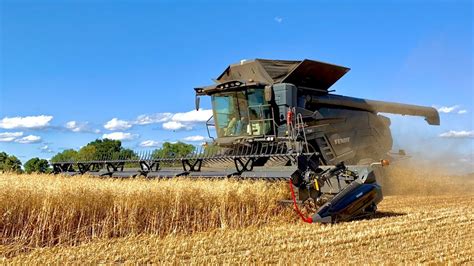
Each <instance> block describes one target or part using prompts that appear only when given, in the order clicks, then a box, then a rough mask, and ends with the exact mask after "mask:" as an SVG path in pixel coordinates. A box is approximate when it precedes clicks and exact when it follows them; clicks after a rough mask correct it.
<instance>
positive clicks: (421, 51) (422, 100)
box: [0, 0, 474, 170]
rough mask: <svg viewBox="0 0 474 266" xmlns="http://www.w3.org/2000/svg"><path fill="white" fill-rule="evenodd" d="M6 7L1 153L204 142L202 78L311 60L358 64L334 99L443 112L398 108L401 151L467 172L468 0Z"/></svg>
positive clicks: (395, 120) (471, 135) (471, 104)
mask: <svg viewBox="0 0 474 266" xmlns="http://www.w3.org/2000/svg"><path fill="white" fill-rule="evenodd" d="M0 12H1V13H0V17H1V25H0V27H1V28H0V29H1V36H0V49H1V50H0V51H1V54H0V67H1V69H0V73H1V75H0V150H3V151H6V152H8V153H12V154H15V155H17V156H18V157H19V158H20V159H21V160H23V161H25V160H27V159H29V158H31V157H33V156H39V157H42V158H50V157H51V156H52V155H53V154H54V153H56V152H58V151H61V150H63V149H65V148H75V149H77V148H79V147H81V146H82V145H85V144H86V143H88V142H89V141H92V140H94V139H96V138H102V137H104V134H112V135H107V136H109V137H114V138H121V139H124V141H123V143H124V145H125V146H126V147H130V148H133V149H150V148H152V147H150V146H156V145H158V146H159V144H160V142H162V141H176V140H184V139H186V140H188V141H191V142H190V143H196V144H197V143H199V142H200V141H202V138H201V137H199V136H204V137H205V136H207V133H206V129H205V126H204V123H203V122H202V120H203V119H205V117H206V115H207V114H208V112H206V111H205V110H206V109H209V107H210V103H209V100H205V101H204V102H203V104H202V107H203V109H205V110H204V111H203V112H200V113H195V112H190V111H192V110H193V108H194V91H193V88H194V87H196V86H200V85H207V84H211V83H212V81H211V78H216V77H217V76H218V75H219V74H220V73H221V72H222V71H223V70H224V69H225V67H226V66H227V65H228V64H230V63H235V62H238V61H240V60H241V59H252V58H275V59H304V58H309V59H314V60H320V61H325V62H331V63H334V64H339V65H344V66H347V67H350V68H351V71H350V72H349V73H348V74H347V75H346V76H345V77H343V78H342V79H341V80H340V81H339V82H338V83H336V84H335V85H334V87H333V89H336V92H337V93H338V94H344V95H350V96H355V97H364V98H370V99H378V100H387V101H395V102H406V103H412V104H419V105H426V106H436V107H437V108H440V111H444V112H443V113H441V123H442V125H441V126H439V127H433V126H428V125H427V124H426V123H425V122H424V121H423V119H421V118H407V117H399V116H390V117H391V118H392V131H393V134H394V140H395V148H398V147H400V148H405V149H406V150H407V151H411V152H412V153H420V152H421V151H425V150H426V148H429V151H430V152H429V154H427V155H426V156H427V157H429V158H436V157H437V156H440V155H441V154H451V155H453V159H452V160H454V161H456V162H458V161H459V162H467V163H468V164H470V165H471V166H470V167H471V170H472V165H473V143H474V132H473V120H474V119H473V115H472V113H473V112H474V99H473V98H474V96H473V79H472V74H473V66H472V62H473V41H472V36H473V5H472V3H471V1H387V2H384V3H380V1H365V2H364V1H363V2H358V3H357V4H353V3H351V2H349V1H342V2H336V1H308V2H297V3H294V1H278V2H274V3H271V2H260V3H257V2H253V1H252V2H235V1H232V2H229V4H223V3H220V2H212V1H200V2H194V3H191V2H186V1H177V2H172V1H163V2H157V1H114V2H112V1H5V0H3V1H0ZM443 107H444V108H443ZM114 118H116V119H114ZM190 137H192V138H190ZM192 140H194V142H192ZM143 146H148V147H143ZM454 161H453V162H451V163H456V162H454Z"/></svg>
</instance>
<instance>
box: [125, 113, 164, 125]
mask: <svg viewBox="0 0 474 266" xmlns="http://www.w3.org/2000/svg"><path fill="white" fill-rule="evenodd" d="M172 116H173V114H172V113H158V114H151V115H139V116H138V117H137V119H136V120H135V121H134V122H133V123H134V124H137V125H149V124H157V123H163V122H166V121H169V120H170V119H171V117H172Z"/></svg>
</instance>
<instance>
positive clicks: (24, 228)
mask: <svg viewBox="0 0 474 266" xmlns="http://www.w3.org/2000/svg"><path fill="white" fill-rule="evenodd" d="M388 171H389V176H390V179H388V180H383V183H384V192H385V194H386V195H387V196H385V199H384V200H383V201H382V203H381V204H380V205H379V213H378V214H377V216H376V217H375V218H374V219H368V220H360V221H353V222H346V223H340V224H335V225H320V224H304V223H302V222H301V221H299V220H298V219H297V217H296V215H295V214H294V213H293V211H292V209H291V207H287V206H282V205H281V204H279V203H278V201H279V200H281V199H285V198H288V197H289V194H288V188H287V184H285V183H267V182H261V181H260V182H259V181H232V180H189V179H167V180H145V179H135V180H117V179H99V178H94V177H87V176H85V177H77V176H76V177H65V176H50V175H11V174H1V175H0V200H1V201H0V215H1V220H0V237H1V243H0V262H3V263H13V264H23V263H28V264H48V263H59V262H69V263H78V264H79V263H94V264H95V263H135V262H139V263H163V262H165V263H197V264H199V263H279V264H288V263H307V262H310V263H315V262H329V263H344V262H351V263H382V262H388V263H401V262H419V263H439V262H452V263H469V262H471V263H472V262H473V261H474V250H473V245H472V243H473V242H474V233H473V230H472V228H474V214H473V203H474V191H473V188H474V183H473V181H474V180H472V178H464V179H460V178H457V177H452V176H447V175H434V174H433V172H434V171H433V169H426V170H425V171H420V170H419V169H417V170H413V169H412V168H396V167H394V168H392V169H390V170H388ZM407 180H409V182H407Z"/></svg>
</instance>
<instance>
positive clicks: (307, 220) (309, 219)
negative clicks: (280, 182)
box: [290, 179, 313, 223]
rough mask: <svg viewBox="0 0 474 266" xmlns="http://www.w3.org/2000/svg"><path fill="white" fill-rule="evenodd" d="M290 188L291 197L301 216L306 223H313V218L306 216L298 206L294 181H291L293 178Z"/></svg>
mask: <svg viewBox="0 0 474 266" xmlns="http://www.w3.org/2000/svg"><path fill="white" fill-rule="evenodd" d="M290 190H291V197H292V198H293V206H294V207H295V211H296V212H297V213H298V214H299V216H300V217H301V220H303V222H305V223H313V218H311V217H305V216H304V215H303V213H301V211H300V209H299V208H298V205H297V204H296V197H295V191H294V190H293V183H291V179H290Z"/></svg>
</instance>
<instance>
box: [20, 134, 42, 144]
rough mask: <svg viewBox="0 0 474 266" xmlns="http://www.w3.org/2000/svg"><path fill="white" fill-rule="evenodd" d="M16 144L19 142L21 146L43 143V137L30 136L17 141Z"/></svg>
mask: <svg viewBox="0 0 474 266" xmlns="http://www.w3.org/2000/svg"><path fill="white" fill-rule="evenodd" d="M15 142H18V143H21V144H31V143H39V142H41V137H40V136H35V135H28V136H25V137H23V138H19V139H16V140H15Z"/></svg>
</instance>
